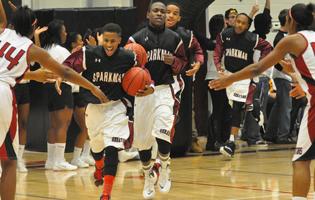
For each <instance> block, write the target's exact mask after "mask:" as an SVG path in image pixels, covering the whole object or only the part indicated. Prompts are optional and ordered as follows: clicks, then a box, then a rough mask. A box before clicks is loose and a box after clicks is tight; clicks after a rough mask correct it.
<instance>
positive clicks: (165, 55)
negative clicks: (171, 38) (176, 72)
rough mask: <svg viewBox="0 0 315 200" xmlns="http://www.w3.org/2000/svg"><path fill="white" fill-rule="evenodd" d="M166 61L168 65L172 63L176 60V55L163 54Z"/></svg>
mask: <svg viewBox="0 0 315 200" xmlns="http://www.w3.org/2000/svg"><path fill="white" fill-rule="evenodd" d="M163 57H164V63H165V64H167V65H172V64H173V63H174V61H175V57H174V56H173V55H172V54H163Z"/></svg>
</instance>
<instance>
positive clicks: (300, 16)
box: [291, 3, 315, 31]
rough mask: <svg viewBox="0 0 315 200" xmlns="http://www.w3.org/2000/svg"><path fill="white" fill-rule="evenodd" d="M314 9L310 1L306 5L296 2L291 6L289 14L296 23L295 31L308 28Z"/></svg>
mask: <svg viewBox="0 0 315 200" xmlns="http://www.w3.org/2000/svg"><path fill="white" fill-rule="evenodd" d="M314 11H315V6H314V4H312V3H309V4H308V5H306V4H303V3H298V4H295V5H294V6H292V8H291V16H292V18H293V19H294V20H295V21H296V23H297V31H301V30H309V29H310V26H311V25H312V24H313V21H314V16H313V12H314Z"/></svg>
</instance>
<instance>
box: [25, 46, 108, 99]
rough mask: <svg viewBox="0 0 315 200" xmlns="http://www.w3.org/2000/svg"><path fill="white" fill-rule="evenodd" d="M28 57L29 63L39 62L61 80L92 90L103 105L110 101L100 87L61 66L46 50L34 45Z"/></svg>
mask: <svg viewBox="0 0 315 200" xmlns="http://www.w3.org/2000/svg"><path fill="white" fill-rule="evenodd" d="M28 56H29V58H30V60H29V62H38V63H39V64H40V65H41V66H43V67H44V68H47V69H48V70H50V71H52V72H54V73H55V74H57V75H58V76H60V77H61V78H63V79H65V80H68V81H70V82H72V83H74V84H77V85H80V86H81V87H84V88H86V89H88V90H90V91H91V92H92V94H94V95H95V96H96V97H97V98H98V99H99V100H100V101H101V102H102V103H106V102H108V101H109V100H108V99H107V97H106V96H105V95H104V93H103V92H102V91H101V90H100V89H99V88H98V87H96V86H95V85H93V84H92V83H91V82H89V81H88V80H86V79H85V78H83V77H82V76H81V75H80V74H78V73H77V72H75V71H74V70H72V69H71V68H69V67H66V66H64V65H62V64H59V63H58V62H57V61H55V60H54V59H53V58H52V57H51V56H50V55H49V54H48V53H47V52H46V51H45V50H43V49H41V48H39V47H37V46H35V45H32V47H31V48H30V50H29V52H28Z"/></svg>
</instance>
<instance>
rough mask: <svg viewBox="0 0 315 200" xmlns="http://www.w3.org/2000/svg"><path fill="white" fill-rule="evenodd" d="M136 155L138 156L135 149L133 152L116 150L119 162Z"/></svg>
mask: <svg viewBox="0 0 315 200" xmlns="http://www.w3.org/2000/svg"><path fill="white" fill-rule="evenodd" d="M137 156H138V152H137V151H135V152H128V151H125V150H122V151H119V152H118V159H119V162H126V161H128V160H131V159H134V158H135V157H137Z"/></svg>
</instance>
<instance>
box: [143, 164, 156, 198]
mask: <svg viewBox="0 0 315 200" xmlns="http://www.w3.org/2000/svg"><path fill="white" fill-rule="evenodd" d="M156 182H157V174H156V172H155V171H154V170H152V169H150V170H149V171H148V172H144V187H143V193H142V194H143V198H144V199H153V198H154V196H155V188H154V185H155V184H156Z"/></svg>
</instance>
